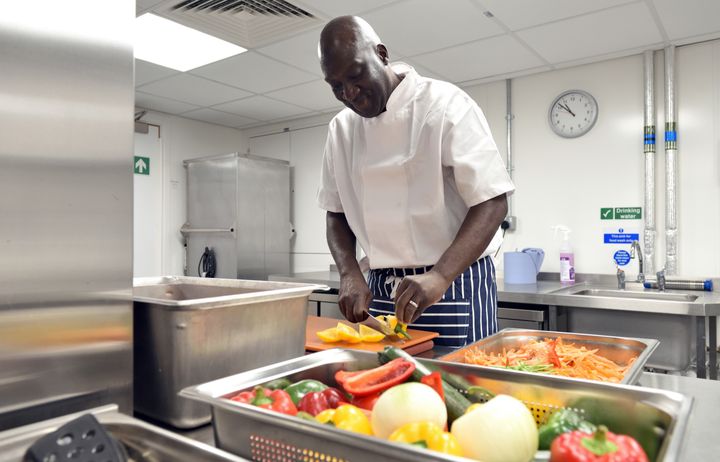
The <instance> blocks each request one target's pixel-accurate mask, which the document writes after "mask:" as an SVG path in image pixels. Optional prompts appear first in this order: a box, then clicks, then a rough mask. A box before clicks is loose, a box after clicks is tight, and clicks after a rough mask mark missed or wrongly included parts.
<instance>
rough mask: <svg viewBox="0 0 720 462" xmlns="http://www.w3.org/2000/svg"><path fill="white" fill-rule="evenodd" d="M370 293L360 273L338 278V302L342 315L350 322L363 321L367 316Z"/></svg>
mask: <svg viewBox="0 0 720 462" xmlns="http://www.w3.org/2000/svg"><path fill="white" fill-rule="evenodd" d="M371 301H372V293H371V292H370V288H369V287H368V285H367V282H365V278H363V276H362V273H359V276H358V275H353V276H346V277H342V278H340V290H339V291H338V304H339V305H340V311H341V312H342V314H343V316H345V318H346V319H347V320H348V321H350V322H360V321H364V320H365V319H367V317H368V307H369V306H370V302H371Z"/></svg>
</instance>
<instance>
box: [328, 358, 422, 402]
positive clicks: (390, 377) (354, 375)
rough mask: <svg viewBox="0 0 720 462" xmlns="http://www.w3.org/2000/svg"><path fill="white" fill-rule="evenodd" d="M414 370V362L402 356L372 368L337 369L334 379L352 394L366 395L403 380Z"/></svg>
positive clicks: (385, 388)
mask: <svg viewBox="0 0 720 462" xmlns="http://www.w3.org/2000/svg"><path fill="white" fill-rule="evenodd" d="M414 370H415V364H413V363H411V362H410V361H407V360H405V359H403V358H397V359H393V360H392V361H390V362H389V363H386V364H383V365H382V366H379V367H376V368H374V369H368V370H363V371H354V372H348V371H338V372H337V373H336V374H335V381H336V382H337V383H339V384H340V385H341V386H342V388H343V389H344V390H345V391H346V392H348V393H350V394H351V395H353V396H367V395H372V394H374V393H379V392H381V391H383V390H387V389H388V388H390V387H392V386H394V385H397V384H399V383H403V382H405V381H406V380H407V379H408V378H409V377H410V375H412V373H413V371H414Z"/></svg>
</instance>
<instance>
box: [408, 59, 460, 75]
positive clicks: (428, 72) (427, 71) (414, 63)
mask: <svg viewBox="0 0 720 462" xmlns="http://www.w3.org/2000/svg"><path fill="white" fill-rule="evenodd" d="M397 61H401V62H403V63H406V64H409V65H411V66H412V67H413V68H414V69H415V70H416V71H417V73H418V74H420V75H422V76H423V77H430V78H431V79H437V80H450V79H449V78H448V77H446V76H444V75H440V74H438V73H437V72H435V71H431V70H430V69H428V68H427V67H425V66H423V65H421V64H420V63H419V62H418V61H417V60H415V59H413V58H400V59H398V60H397Z"/></svg>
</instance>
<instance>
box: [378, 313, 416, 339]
mask: <svg viewBox="0 0 720 462" xmlns="http://www.w3.org/2000/svg"><path fill="white" fill-rule="evenodd" d="M377 319H378V321H380V322H384V323H385V325H386V326H388V327H389V328H390V330H391V331H393V332H395V333H396V334H397V335H399V336H400V337H405V338H406V339H408V340H410V339H411V338H412V337H410V334H408V333H407V324H405V323H402V322H398V319H397V317H396V316H395V315H394V314H388V315H386V316H385V315H384V316H378V317H377Z"/></svg>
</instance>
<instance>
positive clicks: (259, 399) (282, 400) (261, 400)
mask: <svg viewBox="0 0 720 462" xmlns="http://www.w3.org/2000/svg"><path fill="white" fill-rule="evenodd" d="M230 399H231V400H233V401H237V402H239V403H245V404H252V405H253V406H257V407H261V408H263V409H269V410H271V411H275V412H279V413H281V414H288V415H295V414H297V412H298V410H297V407H295V404H294V403H293V402H292V399H291V398H290V395H289V394H288V393H287V392H286V391H285V390H270V389H267V388H263V387H255V389H254V390H253V391H242V392H240V393H238V394H237V395H235V396H233V397H232V398H230Z"/></svg>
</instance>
